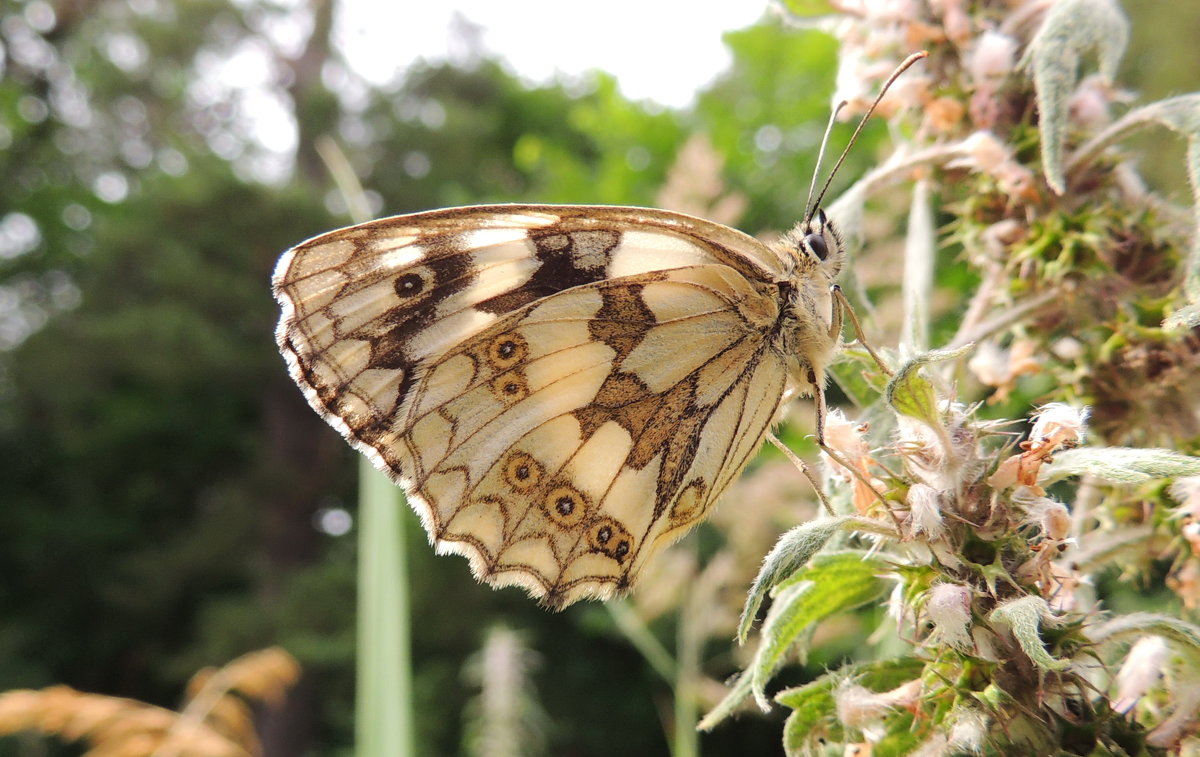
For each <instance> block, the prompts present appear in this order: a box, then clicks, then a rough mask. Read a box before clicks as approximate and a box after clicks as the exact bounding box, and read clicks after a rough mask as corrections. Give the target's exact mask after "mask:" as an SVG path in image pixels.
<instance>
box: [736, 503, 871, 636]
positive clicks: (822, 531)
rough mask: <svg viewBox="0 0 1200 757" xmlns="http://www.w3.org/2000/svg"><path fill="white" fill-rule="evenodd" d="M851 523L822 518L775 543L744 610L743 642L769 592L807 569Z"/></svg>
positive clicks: (800, 526) (765, 559)
mask: <svg viewBox="0 0 1200 757" xmlns="http://www.w3.org/2000/svg"><path fill="white" fill-rule="evenodd" d="M847 520H849V518H848V517H841V518H822V519H820V520H814V521H811V522H809V523H805V524H803V525H799V526H796V527H795V528H793V529H791V530H790V531H788V532H787V533H785V534H784V535H783V536H781V537H779V541H777V542H775V546H774V547H772V549H771V551H770V552H768V553H767V556H766V557H765V558H763V564H762V567H761V568H759V570H758V575H757V576H755V578H754V584H753V585H752V586H751V587H750V594H749V596H747V597H746V606H745V607H744V608H742V617H741V621H740V622H739V623H738V633H737V639H738V642H739V643H741V644H744V643H746V637H748V636H749V635H750V627H751V626H752V625H754V618H755V617H756V616H757V615H758V608H759V607H761V606H762V602H763V599H764V598H765V597H766V596H767V592H768V591H770V590H771V589H773V588H775V586H776V584H778V583H779V582H780V581H782V580H784V579H785V578H788V577H790V576H791V575H792V573H794V572H796V571H797V570H799V569H800V568H802V567H804V564H805V563H806V562H808V561H809V560H810V559H811V558H812V556H813V555H815V554H816V553H817V552H820V551H821V549H822V548H823V547H824V546H825V544H826V543H827V542H828V541H829V540H830V539H831V538H832V537H833V535H834V534H836V533H837V532H838V531H839V530H841V527H842V524H843V523H845V522H846V521H847Z"/></svg>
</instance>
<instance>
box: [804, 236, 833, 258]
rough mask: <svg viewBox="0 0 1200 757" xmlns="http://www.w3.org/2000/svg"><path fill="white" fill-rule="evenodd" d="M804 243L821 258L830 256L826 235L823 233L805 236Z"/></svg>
mask: <svg viewBox="0 0 1200 757" xmlns="http://www.w3.org/2000/svg"><path fill="white" fill-rule="evenodd" d="M804 244H806V245H807V246H808V249H810V250H812V252H813V254H814V255H816V256H817V257H818V258H820V259H821V260H824V259H825V258H827V257H829V248H828V247H826V246H825V237H824V236H823V235H821V234H809V235H808V236H806V237H804Z"/></svg>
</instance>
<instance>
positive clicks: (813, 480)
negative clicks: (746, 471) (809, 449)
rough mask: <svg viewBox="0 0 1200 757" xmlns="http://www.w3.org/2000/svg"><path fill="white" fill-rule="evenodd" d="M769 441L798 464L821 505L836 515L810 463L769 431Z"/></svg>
mask: <svg viewBox="0 0 1200 757" xmlns="http://www.w3.org/2000/svg"><path fill="white" fill-rule="evenodd" d="M767 441H769V442H770V443H771V444H774V445H775V447H776V449H778V450H779V451H780V452H782V453H783V455H784V457H786V458H787V459H788V460H789V461H791V463H792V465H794V466H796V469H797V470H799V471H800V472H801V473H803V474H804V477H805V478H807V479H808V483H810V484H812V488H813V491H814V492H816V494H817V499H819V500H821V506H822V507H824V508H825V512H827V513H829V514H830V515H836V513H834V512H833V505H831V504H829V499H828V498H826V497H825V491H824V490H823V489H822V488H821V482H820V481H818V480H817V475H816V474H815V473H813V470H812V468H810V467H808V464H807V463H805V462H804V461H803V460H801V459H800V458H799V456H797V455H796V453H795V452H792V451H791V450H790V449H789V448H788V447H787V446H786V445H785V444H784V443H783V442H781V441H780V440H779V437H777V436H775V434H772V433H767Z"/></svg>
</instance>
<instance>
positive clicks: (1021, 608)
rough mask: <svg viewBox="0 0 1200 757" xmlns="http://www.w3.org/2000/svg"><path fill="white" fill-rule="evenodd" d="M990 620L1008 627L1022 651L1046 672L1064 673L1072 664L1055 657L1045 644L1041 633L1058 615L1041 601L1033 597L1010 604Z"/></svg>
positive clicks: (999, 610)
mask: <svg viewBox="0 0 1200 757" xmlns="http://www.w3.org/2000/svg"><path fill="white" fill-rule="evenodd" d="M988 617H990V618H991V619H992V620H995V621H1000V622H1002V623H1007V624H1008V627H1009V628H1011V629H1012V633H1013V637H1014V638H1015V639H1016V640H1017V643H1018V644H1020V645H1021V649H1023V650H1025V654H1026V655H1028V656H1029V659H1030V660H1032V661H1033V664H1034V665H1037V666H1038V667H1039V668H1041V669H1042V670H1062V669H1064V668H1066V667H1067V665H1068V664H1069V663H1068V662H1067V661H1066V660H1058V659H1055V658H1054V657H1052V656H1051V655H1050V653H1049V652H1047V651H1046V646H1045V645H1044V644H1043V643H1042V636H1041V634H1040V633H1039V629H1040V628H1041V625H1042V621H1047V620H1053V619H1054V613H1052V612H1051V611H1050V605H1048V604H1046V600H1044V599H1042V598H1041V597H1035V596H1032V595H1031V596H1025V597H1019V598H1017V599H1013V600H1009V601H1008V602H1005V603H1004V604H1002V605H999V606H998V607H996V609H994V610H992V612H991V615H989V616H988Z"/></svg>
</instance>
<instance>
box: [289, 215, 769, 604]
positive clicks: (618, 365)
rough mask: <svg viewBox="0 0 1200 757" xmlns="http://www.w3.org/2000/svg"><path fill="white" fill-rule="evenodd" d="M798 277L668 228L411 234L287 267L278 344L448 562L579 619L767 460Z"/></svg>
mask: <svg viewBox="0 0 1200 757" xmlns="http://www.w3.org/2000/svg"><path fill="white" fill-rule="evenodd" d="M782 265H783V263H782V262H781V261H780V259H779V256H778V255H777V254H776V253H775V252H774V251H772V250H771V249H769V248H767V247H765V246H764V245H762V244H760V243H758V242H757V241H755V240H754V239H752V238H751V237H748V236H746V235H744V234H741V233H740V232H737V231H734V230H732V229H729V228H727V227H724V226H721V225H718V224H713V223H710V222H706V221H702V220H699V219H695V218H691V217H688V216H684V215H680V214H675V213H669V212H666V211H658V210H648V209H641V208H617V207H607V206H603V207H589V206H565V207H555V206H481V207H475V208H459V209H451V210H443V211H434V212H430V213H420V214H416V215H411V216H399V217H396V218H390V219H383V220H381V221H375V222H372V223H368V224H363V225H360V226H356V227H351V228H349V229H344V230H340V231H335V232H331V233H329V234H325V235H323V236H320V237H317V238H315V239H312V240H310V241H308V242H305V243H303V244H301V245H299V246H298V247H296V248H294V249H293V250H291V251H289V252H288V253H286V254H285V255H284V257H283V258H282V259H281V260H280V263H279V265H278V267H277V269H276V273H275V279H274V284H275V292H276V297H277V298H278V299H279V301H280V303H281V305H282V307H283V318H282V320H281V322H280V326H279V330H278V333H277V338H278V342H279V345H280V348H281V350H282V352H283V353H284V355H285V356H286V357H287V359H288V363H289V366H290V369H291V372H292V375H293V377H294V378H295V379H296V381H297V382H298V383H299V384H300V385H301V387H302V388H304V390H305V394H306V396H307V397H308V399H309V401H310V403H311V404H312V405H313V407H314V408H316V410H317V411H318V412H320V413H321V414H322V415H324V416H325V417H326V419H327V420H329V421H330V423H331V424H332V425H334V427H335V428H337V429H338V430H339V431H341V433H342V434H343V435H345V436H346V437H347V439H349V440H350V441H351V442H352V443H354V444H355V445H356V446H357V447H358V448H359V449H361V450H362V451H364V452H366V453H367V454H368V455H369V456H370V457H371V459H372V460H373V461H374V462H375V463H376V465H378V466H379V467H381V468H382V469H384V470H385V471H387V472H388V473H389V474H390V475H391V476H392V478H393V479H394V480H396V481H397V482H398V483H400V484H402V485H403V486H404V487H405V489H406V490H407V492H408V494H409V496H410V499H411V500H412V502H413V504H414V506H415V507H416V508H417V510H418V511H419V512H420V513H421V515H422V519H423V521H424V524H425V526H426V528H427V529H428V530H429V532H430V535H431V537H432V538H433V539H434V540H435V542H437V543H438V545H439V548H441V549H442V550H445V551H454V552H460V553H462V554H464V555H465V556H466V557H468V559H469V560H470V562H471V566H472V569H473V571H474V572H475V573H476V575H478V576H480V577H482V578H484V579H486V580H488V581H489V582H491V583H494V584H498V585H503V584H518V585H521V586H523V587H525V588H526V589H527V590H528V591H529V592H530V593H531V594H533V595H534V596H537V597H539V598H542V599H543V601H545V602H547V603H548V604H552V605H555V606H562V605H564V604H567V603H570V602H572V601H575V600H576V599H579V598H582V597H587V596H601V597H605V596H610V595H612V594H613V593H614V592H615V591H618V590H620V589H623V588H625V587H627V586H629V585H630V584H631V583H632V582H633V580H634V579H635V577H636V573H637V570H638V568H639V567H640V566H641V565H642V564H643V563H644V562H645V560H646V559H648V558H649V557H650V556H651V555H652V553H653V552H654V551H655V550H656V549H658V548H659V547H661V546H663V545H664V544H666V543H669V542H670V541H673V540H674V539H675V538H677V537H678V536H679V535H681V534H682V533H683V532H684V531H685V530H686V529H687V528H688V527H689V526H691V525H694V523H695V522H697V521H698V520H700V519H701V518H703V516H704V515H705V514H706V513H707V511H708V510H709V509H710V508H711V507H712V505H713V504H714V502H715V500H716V498H717V497H718V496H719V495H720V494H721V492H722V491H724V489H725V488H726V487H727V486H728V485H729V483H730V482H731V481H732V479H733V478H734V477H735V476H736V474H737V472H738V471H740V470H741V469H742V467H744V465H745V464H746V462H747V461H748V460H749V459H750V457H751V456H752V455H753V454H754V452H755V451H756V450H757V448H758V446H759V445H760V443H761V441H762V437H763V435H764V433H765V432H766V430H767V428H768V426H769V424H770V423H771V421H772V419H773V418H774V416H775V414H776V411H777V409H778V406H779V403H780V399H781V396H782V395H783V393H784V388H785V383H786V380H787V367H786V364H785V363H786V356H784V355H781V354H779V350H778V345H779V341H778V339H777V338H776V337H777V336H778V334H777V329H778V325H779V323H780V313H781V308H782V307H783V306H784V304H785V303H783V302H781V295H780V290H779V287H778V283H777V280H778V279H779V277H780V271H781V267H782Z"/></svg>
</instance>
